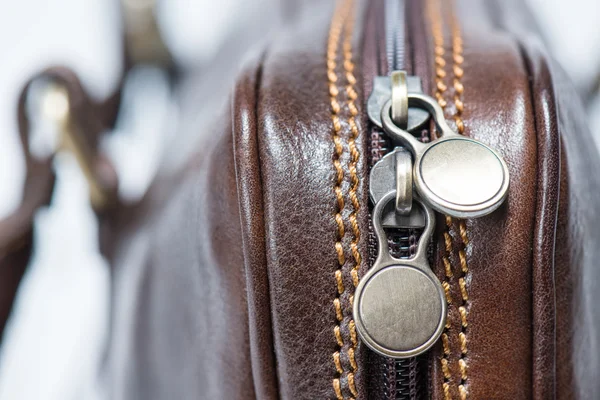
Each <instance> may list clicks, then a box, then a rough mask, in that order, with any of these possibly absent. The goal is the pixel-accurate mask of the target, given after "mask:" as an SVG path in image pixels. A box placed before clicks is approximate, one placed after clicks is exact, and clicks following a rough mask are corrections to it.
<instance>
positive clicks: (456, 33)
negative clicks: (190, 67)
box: [451, 7, 469, 400]
mask: <svg viewBox="0 0 600 400" xmlns="http://www.w3.org/2000/svg"><path fill="white" fill-rule="evenodd" d="M451 10H452V11H451V28H452V61H453V66H452V70H453V73H454V80H453V86H454V107H455V112H454V122H455V123H456V129H457V130H458V133H460V134H461V135H462V134H464V132H465V124H464V122H463V119H462V113H463V111H464V103H463V101H462V95H463V92H464V86H463V84H462V81H461V80H462V77H463V75H464V70H463V67H462V65H463V61H464V57H463V40H462V33H461V30H460V25H459V21H458V18H457V16H456V14H455V8H454V7H452V8H451ZM458 228H459V234H460V237H461V240H462V247H461V248H460V249H459V251H458V257H459V259H460V267H461V274H460V277H459V278H458V285H459V287H460V293H461V298H462V304H461V305H460V306H459V307H458V312H459V314H460V322H461V324H460V333H459V334H458V339H459V342H460V358H459V360H458V367H459V370H460V375H461V376H460V384H459V385H458V393H459V394H460V398H461V400H466V399H467V397H468V394H469V393H468V391H467V387H466V386H467V379H468V374H467V372H468V364H467V352H468V348H467V327H468V320H467V317H468V311H469V310H468V301H469V292H468V288H467V282H466V280H465V278H466V277H467V274H468V273H469V267H468V265H467V256H466V254H465V248H466V247H467V246H468V245H469V237H468V235H467V225H466V224H465V221H464V220H459V221H458Z"/></svg>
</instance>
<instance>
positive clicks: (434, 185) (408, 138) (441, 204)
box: [381, 93, 509, 218]
mask: <svg viewBox="0 0 600 400" xmlns="http://www.w3.org/2000/svg"><path fill="white" fill-rule="evenodd" d="M408 105H409V107H410V106H416V107H420V108H422V109H424V110H427V111H428V112H429V113H430V114H431V116H432V117H433V120H434V122H435V124H436V126H437V128H438V132H439V133H440V136H441V138H440V139H437V140H435V141H433V142H431V143H426V144H425V143H421V142H419V141H418V140H417V139H416V138H415V137H414V136H413V135H411V134H410V133H409V132H407V131H406V130H404V129H402V128H401V127H399V126H398V125H396V124H395V123H394V121H393V120H392V115H391V113H392V107H393V100H392V99H390V100H388V101H387V102H386V103H385V105H384V106H383V108H382V109H381V123H382V126H383V129H384V130H385V132H386V133H387V134H388V136H389V137H390V138H391V139H392V141H394V142H395V143H399V144H402V145H403V146H406V148H407V149H408V150H409V151H410V152H411V153H412V155H413V157H414V160H415V163H414V176H413V180H414V182H415V187H416V189H417V191H418V193H419V195H420V196H421V199H422V200H423V201H424V202H426V203H427V204H428V205H429V206H431V207H433V208H434V209H436V210H437V211H440V212H442V213H445V214H448V215H451V216H453V217H457V218H470V217H479V216H483V215H486V214H489V213H491V212H492V211H494V210H495V209H497V208H498V207H500V205H501V204H502V202H503V201H504V199H505V198H506V195H507V193H508V184H509V174H508V168H507V166H506V163H505V162H504V160H503V159H502V157H500V155H499V154H498V153H497V152H496V151H494V150H493V149H492V148H490V147H488V146H486V145H485V144H483V143H481V142H479V141H477V140H474V139H471V138H468V137H465V136H462V135H459V134H457V133H455V132H453V131H452V129H450V127H449V126H448V124H447V123H446V120H445V119H444V113H443V111H442V109H441V107H440V106H439V105H438V103H437V102H436V101H435V100H434V99H433V98H431V97H429V96H427V95H424V94H421V93H408Z"/></svg>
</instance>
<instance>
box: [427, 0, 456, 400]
mask: <svg viewBox="0 0 600 400" xmlns="http://www.w3.org/2000/svg"><path fill="white" fill-rule="evenodd" d="M426 9H427V15H428V17H429V20H430V23H431V30H432V36H433V46H434V54H435V58H434V62H435V88H436V91H435V98H436V99H437V102H438V104H439V105H440V106H441V107H442V108H444V109H445V107H446V105H447V103H446V100H445V99H444V94H445V92H446V90H447V89H448V87H447V86H446V84H445V83H444V78H445V77H446V60H445V59H444V55H445V53H446V51H445V49H444V33H443V30H442V23H441V21H442V16H441V14H440V10H439V8H438V4H437V1H436V4H435V5H434V4H433V0H430V1H428V2H427V5H426ZM451 223H452V220H451V219H450V218H449V217H446V227H447V229H446V231H445V232H444V244H445V247H444V254H443V255H442V262H443V263H444V269H445V276H444V280H443V282H442V287H443V288H444V292H445V294H446V302H447V304H448V306H450V304H452V298H451V296H450V278H452V276H453V274H452V268H451V263H450V254H451V253H452V237H451V236H450V232H449V231H450V228H449V227H450V225H451ZM449 329H450V318H447V321H446V326H445V328H444V333H443V334H442V344H443V354H442V358H441V360H440V363H441V366H442V373H443V376H444V382H443V383H442V389H443V391H444V399H445V400H450V399H451V398H452V395H451V393H450V379H451V378H452V375H451V373H450V368H449V366H448V363H449V361H448V360H449V357H450V354H451V347H450V341H449V340H448V332H449Z"/></svg>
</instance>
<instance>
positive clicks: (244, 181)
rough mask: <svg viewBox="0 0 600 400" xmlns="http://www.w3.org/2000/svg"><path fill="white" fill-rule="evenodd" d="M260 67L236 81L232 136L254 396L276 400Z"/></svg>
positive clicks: (247, 69)
mask: <svg viewBox="0 0 600 400" xmlns="http://www.w3.org/2000/svg"><path fill="white" fill-rule="evenodd" d="M260 63H261V61H255V60H253V62H252V64H251V65H253V67H247V68H246V69H245V70H244V71H243V72H242V74H241V75H240V77H239V78H238V81H237V85H236V90H235V94H234V99H233V111H234V112H233V138H234V147H235V167H236V168H235V169H236V176H237V184H238V192H239V203H240V214H241V221H242V243H243V250H244V251H243V252H244V265H245V267H246V291H247V301H248V318H249V335H250V338H249V341H250V355H251V359H250V366H251V369H252V376H253V379H254V388H255V390H256V398H257V399H276V398H278V390H277V373H276V369H275V357H274V351H273V327H272V325H271V308H270V307H271V305H270V299H269V280H268V276H267V260H266V253H265V222H264V212H263V193H262V192H263V188H262V181H261V170H260V167H259V166H260V160H259V156H258V136H257V124H258V121H257V118H256V107H257V104H256V101H257V96H258V92H257V88H258V86H259V85H260V79H261V72H262V71H261V68H262V66H261V64H260Z"/></svg>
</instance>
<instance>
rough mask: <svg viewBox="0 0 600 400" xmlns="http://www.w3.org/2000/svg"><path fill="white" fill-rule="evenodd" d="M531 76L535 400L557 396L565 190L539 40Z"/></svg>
mask: <svg viewBox="0 0 600 400" xmlns="http://www.w3.org/2000/svg"><path fill="white" fill-rule="evenodd" d="M523 45H524V47H525V49H524V57H525V59H526V62H527V66H528V69H529V73H530V75H531V77H532V80H531V87H532V100H533V104H534V111H535V121H536V129H537V133H538V136H537V139H538V142H537V143H538V193H537V207H536V225H535V239H534V240H535V241H534V247H533V311H534V314H533V371H532V372H533V398H535V399H540V400H542V399H552V398H555V396H556V388H555V386H556V368H555V367H556V332H555V325H556V318H555V313H556V311H555V307H556V304H555V301H556V299H555V296H556V293H555V283H554V247H555V241H556V220H557V215H558V197H559V191H560V139H559V134H558V125H557V115H556V105H555V95H554V87H553V85H552V80H551V75H550V70H549V66H548V64H547V62H546V57H545V55H544V53H543V50H541V48H540V44H539V42H536V41H534V40H528V41H527V42H526V43H524V44H523Z"/></svg>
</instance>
